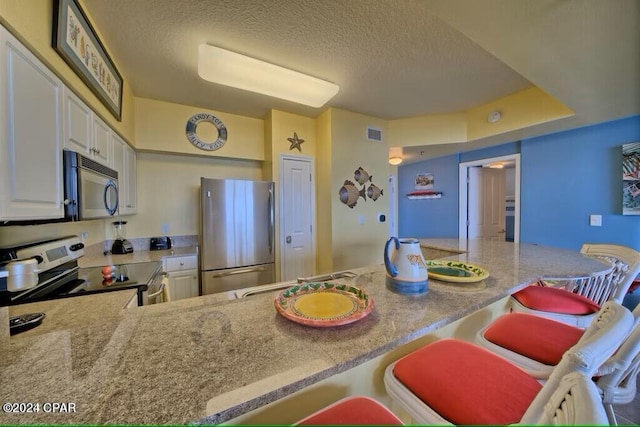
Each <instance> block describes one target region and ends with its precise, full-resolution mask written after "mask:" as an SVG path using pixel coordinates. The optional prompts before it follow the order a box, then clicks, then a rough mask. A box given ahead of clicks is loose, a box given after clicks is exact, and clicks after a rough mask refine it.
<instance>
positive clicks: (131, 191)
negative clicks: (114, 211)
mask: <svg viewBox="0 0 640 427" xmlns="http://www.w3.org/2000/svg"><path fill="white" fill-rule="evenodd" d="M111 142H112V143H113V168H114V169H115V170H117V171H118V187H119V195H120V201H119V204H120V208H119V212H120V215H132V214H135V213H136V211H137V203H136V198H137V185H138V184H137V166H136V152H135V151H134V150H133V148H131V147H130V146H129V145H128V144H127V143H126V142H124V141H123V140H122V139H121V138H120V137H119V136H118V135H117V134H116V133H115V132H113V133H112V135H111Z"/></svg>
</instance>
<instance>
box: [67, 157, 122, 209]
mask: <svg viewBox="0 0 640 427" xmlns="http://www.w3.org/2000/svg"><path fill="white" fill-rule="evenodd" d="M63 164H64V204H65V207H64V217H65V219H66V220H68V221H81V220H85V219H96V218H108V217H110V216H113V215H115V214H116V213H117V212H118V172H117V171H115V170H113V169H111V168H108V167H106V166H104V165H102V164H100V163H98V162H96V161H94V160H91V159H90V158H88V157H85V156H83V155H82V154H80V153H76V152H74V151H69V150H64V151H63Z"/></svg>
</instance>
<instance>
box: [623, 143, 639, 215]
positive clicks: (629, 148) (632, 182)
mask: <svg viewBox="0 0 640 427" xmlns="http://www.w3.org/2000/svg"><path fill="white" fill-rule="evenodd" d="M622 214H623V215H640V142H633V143H631V144H624V145H623V146H622Z"/></svg>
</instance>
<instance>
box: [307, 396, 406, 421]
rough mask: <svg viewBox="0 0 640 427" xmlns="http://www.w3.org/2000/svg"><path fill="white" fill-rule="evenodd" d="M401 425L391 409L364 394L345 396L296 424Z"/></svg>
mask: <svg viewBox="0 0 640 427" xmlns="http://www.w3.org/2000/svg"><path fill="white" fill-rule="evenodd" d="M310 424H315V425H319V424H320V425H363V424H375V425H381V424H386V425H402V421H400V420H399V419H398V417H396V416H395V415H394V414H393V413H392V412H391V411H389V410H388V409H387V408H385V407H384V406H382V405H381V404H380V403H378V402H376V401H375V400H373V399H370V398H368V397H364V396H354V397H347V398H346V399H342V400H339V401H338V402H336V403H334V404H333V405H329V406H327V407H326V408H324V409H321V410H320V411H318V412H316V413H314V414H312V415H310V416H309V417H307V418H305V419H304V420H302V421H300V423H298V425H310Z"/></svg>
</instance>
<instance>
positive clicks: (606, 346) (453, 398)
mask: <svg viewBox="0 0 640 427" xmlns="http://www.w3.org/2000/svg"><path fill="white" fill-rule="evenodd" d="M632 325H633V316H632V315H631V313H629V311H628V310H627V309H626V308H624V307H623V306H622V305H620V304H618V303H615V302H607V303H606V304H605V306H604V307H603V309H602V310H601V311H600V313H599V315H598V317H597V320H596V321H594V322H593V323H592V324H591V325H590V326H589V328H588V329H587V330H586V331H585V332H584V334H583V336H582V337H581V338H580V340H579V341H578V343H577V344H576V345H575V346H573V347H572V348H571V349H569V350H568V351H567V352H566V353H565V354H564V356H563V357H562V361H561V362H560V363H559V364H558V365H557V366H556V368H555V369H554V371H553V373H552V374H551V375H550V376H549V378H548V380H547V381H546V382H545V383H544V385H541V384H540V382H538V381H537V380H536V378H534V377H532V376H531V375H529V374H527V373H526V372H525V371H523V370H522V369H520V368H519V367H517V366H516V365H514V364H512V363H511V362H509V361H508V360H507V359H505V358H503V357H501V356H498V355H496V354H494V353H492V352H490V351H488V350H486V349H484V348H482V347H480V346H478V345H475V344H471V343H468V342H464V341H460V340H456V339H442V340H439V341H436V342H434V343H431V344H428V345H426V346H424V347H422V348H420V349H418V350H416V351H414V352H412V353H410V354H408V355H407V356H404V357H403V358H401V359H399V360H397V361H396V362H394V363H392V364H390V365H389V366H388V367H387V368H386V370H385V375H384V383H385V388H386V390H387V393H388V394H389V396H391V398H392V399H393V400H394V401H395V402H397V403H398V405H400V406H401V407H402V408H403V409H405V410H406V411H407V412H408V413H409V414H410V415H411V416H412V417H413V418H414V420H415V421H416V422H418V423H424V424H428V423H436V424H448V423H453V424H501V425H505V424H513V423H517V422H521V421H522V420H524V419H525V418H524V416H525V414H526V415H527V419H534V418H536V417H541V416H542V408H544V405H545V404H547V403H548V402H549V399H550V398H551V395H552V394H553V392H554V391H555V390H556V389H557V388H558V386H559V383H560V380H561V378H562V377H563V376H564V375H566V374H568V373H570V372H579V373H581V374H583V375H585V376H587V377H592V376H593V375H594V374H595V373H596V371H597V370H598V368H599V367H600V366H601V365H602V364H603V363H604V362H605V360H607V358H608V357H609V356H610V355H611V354H612V353H613V352H614V351H615V349H616V348H617V347H618V346H619V345H620V342H621V341H622V340H623V339H624V337H626V336H627V334H628V333H629V331H630V329H631V327H632ZM600 404H601V403H600Z"/></svg>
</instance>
